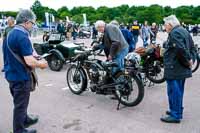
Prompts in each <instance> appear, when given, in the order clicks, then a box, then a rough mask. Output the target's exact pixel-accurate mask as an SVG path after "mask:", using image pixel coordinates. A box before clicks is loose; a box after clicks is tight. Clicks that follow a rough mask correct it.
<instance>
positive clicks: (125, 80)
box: [115, 74, 144, 107]
mask: <svg viewBox="0 0 200 133" xmlns="http://www.w3.org/2000/svg"><path fill="white" fill-rule="evenodd" d="M116 82H117V83H119V82H121V84H119V85H117V86H116V87H115V95H116V97H117V99H118V100H119V102H120V103H121V104H123V105H125V106H128V107H132V106H136V105H138V104H139V103H140V102H141V101H142V99H143V97H144V86H143V83H142V81H141V80H140V78H139V77H137V76H135V75H133V76H130V75H124V74H121V75H120V76H118V77H117V79H116Z"/></svg>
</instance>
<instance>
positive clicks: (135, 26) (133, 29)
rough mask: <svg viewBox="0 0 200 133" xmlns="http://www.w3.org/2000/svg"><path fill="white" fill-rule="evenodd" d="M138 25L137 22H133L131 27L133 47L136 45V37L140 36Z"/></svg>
mask: <svg viewBox="0 0 200 133" xmlns="http://www.w3.org/2000/svg"><path fill="white" fill-rule="evenodd" d="M140 28H141V27H140V25H139V24H138V21H137V20H134V21H133V25H132V27H131V33H132V35H133V40H134V46H136V45H137V42H138V36H139V35H140Z"/></svg>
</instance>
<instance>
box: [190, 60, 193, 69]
mask: <svg viewBox="0 0 200 133" xmlns="http://www.w3.org/2000/svg"><path fill="white" fill-rule="evenodd" d="M189 64H190V68H192V65H193V64H194V63H193V61H192V60H190V61H189Z"/></svg>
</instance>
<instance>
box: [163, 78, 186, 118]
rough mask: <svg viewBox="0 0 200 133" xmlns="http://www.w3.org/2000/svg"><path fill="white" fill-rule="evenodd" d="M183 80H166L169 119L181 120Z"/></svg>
mask: <svg viewBox="0 0 200 133" xmlns="http://www.w3.org/2000/svg"><path fill="white" fill-rule="evenodd" d="M184 85H185V79H183V80H167V93H168V101H169V109H170V115H171V117H174V118H175V119H178V120H180V119H182V118H183V117H182V115H183V95H184Z"/></svg>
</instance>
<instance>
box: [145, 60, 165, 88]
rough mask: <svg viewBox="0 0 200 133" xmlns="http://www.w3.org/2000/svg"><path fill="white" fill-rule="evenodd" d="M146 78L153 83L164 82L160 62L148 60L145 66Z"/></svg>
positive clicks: (162, 68)
mask: <svg viewBox="0 0 200 133" xmlns="http://www.w3.org/2000/svg"><path fill="white" fill-rule="evenodd" d="M145 73H146V77H147V78H148V79H149V80H150V81H151V82H153V83H156V84H160V83H163V82H165V78H164V67H163V63H162V62H161V61H160V60H157V59H156V60H149V61H148V62H147V65H146V72H145Z"/></svg>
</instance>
